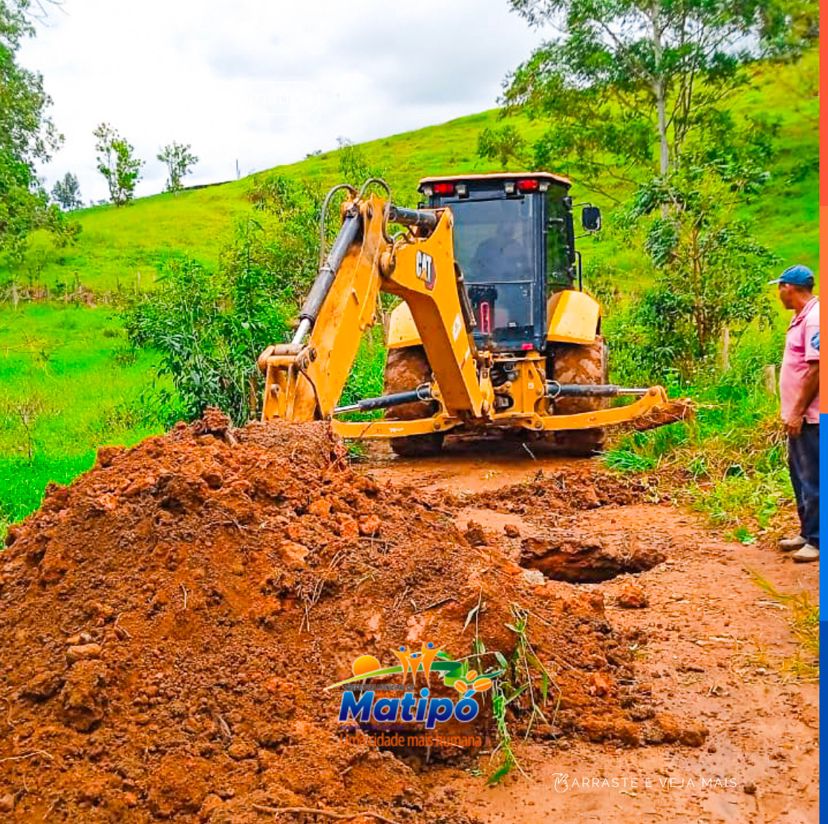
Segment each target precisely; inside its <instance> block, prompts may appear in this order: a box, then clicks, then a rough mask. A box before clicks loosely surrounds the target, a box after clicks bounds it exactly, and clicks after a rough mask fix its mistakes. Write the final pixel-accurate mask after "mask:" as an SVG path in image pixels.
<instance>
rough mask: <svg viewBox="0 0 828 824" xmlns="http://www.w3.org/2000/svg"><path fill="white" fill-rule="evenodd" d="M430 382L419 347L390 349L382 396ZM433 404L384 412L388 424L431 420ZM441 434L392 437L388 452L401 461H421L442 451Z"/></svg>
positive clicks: (422, 350)
mask: <svg viewBox="0 0 828 824" xmlns="http://www.w3.org/2000/svg"><path fill="white" fill-rule="evenodd" d="M430 381H431V367H430V366H429V363H428V358H427V357H426V353H425V349H424V348H423V347H422V346H404V347H401V348H398V349H389V350H388V357H387V359H386V361H385V376H384V381H383V388H384V391H385V394H389V393H391V392H406V391H408V390H410V389H416V388H417V387H418V386H420V385H421V384H424V383H429V382H430ZM437 408H438V407H437V403H436V401H417V402H416V403H405V404H401V405H400V406H394V407H392V408H391V409H389V410H387V411H386V413H385V419H386V420H389V421H410V420H416V419H418V418H430V417H431V416H432V415H434V414H435V413H436V412H437ZM444 438H445V434H444V433H443V432H432V433H429V434H428V435H409V436H408V437H406V438H391V439H390V443H391V449H392V450H393V452H394V454H396V455H399V456H400V457H401V458H424V457H428V456H433V455H439V454H440V452H441V451H442V449H443V439H444Z"/></svg>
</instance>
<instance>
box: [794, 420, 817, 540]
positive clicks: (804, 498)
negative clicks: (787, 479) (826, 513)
mask: <svg viewBox="0 0 828 824" xmlns="http://www.w3.org/2000/svg"><path fill="white" fill-rule="evenodd" d="M788 467H789V468H790V470H791V483H792V484H793V488H794V495H796V509H797V511H798V512H799V523H800V525H801V526H800V534H801V535H802V537H803V538H804V539H805V540H806V541H807V542H808V543H809V544H813V545H814V546H815V547H817V548H819V424H818V423H805V424H802V434H801V435H800V436H799V437H797V438H788Z"/></svg>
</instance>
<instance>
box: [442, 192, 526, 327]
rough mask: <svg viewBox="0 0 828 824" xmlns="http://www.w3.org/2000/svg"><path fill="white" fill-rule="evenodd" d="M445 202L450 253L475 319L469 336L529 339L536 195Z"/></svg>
mask: <svg viewBox="0 0 828 824" xmlns="http://www.w3.org/2000/svg"><path fill="white" fill-rule="evenodd" d="M446 205H448V206H450V207H451V211H452V213H453V215H454V254H455V257H456V258H457V260H458V262H459V263H460V267H461V268H462V270H463V276H464V277H465V280H466V291H467V292H468V295H469V300H470V301H471V305H472V309H473V311H474V315H475V319H476V321H477V328H476V330H475V337H477V338H478V339H481V338H482V339H485V340H489V341H494V342H500V343H509V342H518V343H522V342H525V341H529V340H531V339H532V335H533V313H534V290H533V282H534V273H535V271H536V261H535V255H536V251H535V244H534V243H533V237H532V231H533V228H534V225H535V223H534V218H535V210H536V209H538V208H540V205H539V203H538V202H537V200H536V198H533V197H526V198H510V199H508V200H505V199H503V198H498V199H497V200H458V201H452V202H450V203H447V204H446Z"/></svg>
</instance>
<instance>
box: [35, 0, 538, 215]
mask: <svg viewBox="0 0 828 824" xmlns="http://www.w3.org/2000/svg"><path fill="white" fill-rule="evenodd" d="M540 38H541V35H540V34H539V33H538V32H535V31H532V30H530V29H529V28H528V26H527V25H526V24H525V22H524V21H523V20H521V19H520V18H518V17H517V16H516V15H514V14H511V13H510V12H509V11H508V4H507V2H506V0H451V2H446V1H445V0H418V1H417V2H416V3H408V2H406V3H399V4H397V5H395V4H394V3H393V2H388V0H382V2H380V0H357V2H353V3H349V4H346V3H342V2H335V0H317V2H315V3H301V2H293V1H292V2H283V1H282V0H279V2H273V1H271V2H267V1H266V0H234V2H230V0H165V1H164V2H162V0H140V1H139V0H63V6H62V9H58V10H55V11H53V12H52V13H51V15H50V18H49V20H48V22H47V24H46V25H40V26H38V31H37V36H36V38H35V39H33V40H31V41H29V42H27V43H26V45H25V46H24V48H23V50H22V54H21V60H22V62H23V63H24V64H25V65H26V66H28V67H30V68H33V69H36V70H38V71H40V72H41V73H42V74H43V76H44V81H45V84H46V89H47V91H48V92H49V94H50V95H51V96H52V98H53V101H54V106H53V108H52V111H51V114H52V117H53V119H54V121H55V123H56V125H57V127H58V129H59V130H60V131H61V132H62V133H63V134H64V135H65V138H66V139H65V143H64V145H63V146H62V147H61V149H60V150H59V151H58V152H57V153H56V154H55V156H54V158H53V159H52V162H51V163H50V164H49V165H48V166H47V167H46V168H44V169H43V174H44V176H45V177H46V179H47V182H48V185H49V186H51V183H52V182H53V181H54V180H55V179H57V178H58V177H61V176H62V175H63V174H64V172H66V171H73V172H74V173H75V174H77V175H78V177H79V178H80V181H81V190H82V193H83V196H84V198H86V199H87V200H89V199H96V200H97V199H102V198H104V197H106V186H105V182H104V180H103V178H102V177H101V176H100V175H99V174H98V173H97V171H96V170H95V151H94V138H93V137H92V131H93V129H94V128H95V126H96V125H97V124H98V123H100V122H101V121H103V120H106V121H108V122H110V123H111V124H112V125H113V126H115V128H117V129H118V130H119V131H120V132H121V133H122V134H123V135H124V136H125V137H126V138H127V139H128V140H129V141H130V142H131V143H132V144H133V145H134V146H135V148H136V150H137V153H138V155H139V156H140V157H141V158H143V159H144V160H145V161H146V166H145V168H144V179H143V180H142V181H141V183H140V184H139V187H138V193H139V194H151V193H154V192H157V191H160V190H161V188H162V187H163V184H164V170H163V168H162V165H161V164H160V163H159V162H158V161H157V160H156V159H155V155H156V154H157V152H158V150H159V148H160V147H161V146H162V145H163V144H165V143H167V142H169V141H171V140H178V141H180V142H185V143H191V144H192V146H193V150H194V151H195V153H196V154H197V155H198V156H199V157H200V159H201V160H200V163H199V164H198V166H197V168H196V170H195V173H194V174H193V176H192V177H191V178H188V180H189V181H191V182H194V183H206V182H214V181H219V180H227V179H230V178H232V177H234V176H235V163H236V160H237V159H238V161H239V165H240V167H241V171H242V173H243V174H247V173H249V172H251V171H254V170H258V169H263V168H268V167H270V166H274V165H277V164H279V163H288V162H292V161H294V160H298V159H301V158H302V157H303V156H304V155H305V154H306V153H307V152H309V151H313V150H315V149H319V148H322V149H328V148H332V147H334V146H335V145H336V139H337V137H339V136H343V135H344V136H347V137H349V138H351V139H352V140H356V141H361V140H368V139H372V138H377V137H382V136H384V135H390V134H395V133H398V132H401V131H406V130H408V129H413V128H418V127H421V126H425V125H429V124H432V123H439V122H441V121H444V120H447V119H450V118H452V117H457V116H460V115H462V114H470V113H472V112H476V111H479V110H481V109H484V108H489V107H491V106H493V105H495V102H496V99H497V96H498V94H499V92H500V88H501V82H502V80H503V77H504V76H505V74H506V73H507V72H508V71H509V70H511V69H513V68H514V67H515V66H516V65H517V64H518V63H519V62H520V61H521V60H522V59H524V58H525V57H526V56H528V54H529V52H530V51H531V49H532V47H533V45H535V44H536V43H537V42H538V40H539V39H540Z"/></svg>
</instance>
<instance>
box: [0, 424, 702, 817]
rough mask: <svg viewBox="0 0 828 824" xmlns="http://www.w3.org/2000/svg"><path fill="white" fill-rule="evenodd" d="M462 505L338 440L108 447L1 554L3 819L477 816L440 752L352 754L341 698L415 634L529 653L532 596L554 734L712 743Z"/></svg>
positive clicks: (284, 432) (571, 600) (251, 437)
mask: <svg viewBox="0 0 828 824" xmlns="http://www.w3.org/2000/svg"><path fill="white" fill-rule="evenodd" d="M526 494H527V495H529V494H534V493H533V492H532V491H531V490H527V492H526ZM597 494H603V493H601V492H599V493H597ZM619 494H620V493H619ZM624 494H629V495H634V494H636V491H635V490H634V489H631V488H627V489H626V490H625V491H624ZM519 498H520V496H518V499H517V503H516V504H515V502H514V500H513V505H519ZM451 505H452V503H451V501H450V500H449V499H448V498H446V499H444V500H442V501H441V500H440V499H438V498H435V499H434V500H432V501H431V502H428V501H422V500H420V501H418V500H414V496H412V495H411V494H409V493H407V492H405V491H404V490H400V489H398V488H396V487H394V486H392V485H383V486H380V485H379V484H378V483H377V482H375V481H373V480H371V479H369V478H367V477H365V476H364V475H361V474H359V473H358V472H355V471H354V470H353V469H352V468H351V467H350V466H349V465H348V463H347V461H346V459H345V457H344V453H343V451H342V448H341V445H340V444H339V443H338V442H337V441H336V440H335V439H334V438H333V436H332V435H331V433H330V431H329V429H328V428H327V427H326V425H324V424H321V423H320V424H305V425H290V426H267V427H265V426H262V425H257V424H253V425H250V426H248V427H246V428H244V429H240V430H232V431H230V430H228V428H227V422H226V420H224V419H223V418H222V417H221V416H217V415H210V416H208V417H207V418H206V419H205V420H204V421H201V422H198V423H196V424H194V425H192V426H189V427H188V426H184V425H179V426H178V427H177V428H176V429H174V430H173V431H172V432H171V433H169V434H168V435H165V436H159V437H154V438H150V439H148V440H147V441H145V442H143V443H142V444H140V445H139V446H137V447H135V448H133V449H129V450H121V449H116V448H110V449H105V450H102V451H101V453H100V454H99V459H98V463H97V465H96V466H95V468H93V469H92V470H91V471H90V472H88V473H86V474H85V475H83V476H82V477H81V478H79V479H78V480H77V481H76V482H75V483H74V484H72V485H71V486H69V487H57V486H52V487H50V489H49V490H48V492H47V495H46V498H45V500H44V503H43V506H42V507H41V509H40V510H39V511H38V512H37V513H35V514H34V515H32V516H31V517H30V518H29V519H27V520H26V521H25V522H24V523H23V524H22V525H20V526H17V527H14V528H12V529H11V530H10V532H9V535H8V538H7V543H8V547H7V549H6V550H5V551H4V552H2V553H0V643H1V644H2V648H3V651H4V653H3V669H2V675H0V726H2V729H3V734H2V739H0V812H2V813H10V814H13V815H14V817H15V818H16V819H17V820H23V821H27V820H38V821H40V820H43V818H44V817H46V820H47V821H55V820H66V821H68V820H71V821H116V820H117V821H146V820H151V819H154V818H158V819H178V820H195V819H198V820H202V821H213V822H230V821H232V822H239V821H242V822H243V821H247V820H251V821H253V820H257V819H261V820H265V819H266V818H271V819H272V817H273V814H272V813H267V812H263V811H261V810H259V809H256V807H257V806H259V807H268V808H275V807H279V808H281V807H308V808H314V809H320V808H324V809H325V810H328V811H333V812H337V813H340V814H341V815H342V816H346V818H347V820H353V821H360V822H368V821H376V820H378V819H377V818H376V816H374V817H371V816H368V815H367V813H369V812H370V813H375V814H377V815H379V816H382V817H384V818H385V819H387V820H392V821H405V822H419V821H428V822H440V821H444V822H462V821H469V820H471V819H469V818H468V817H466V816H465V815H464V814H463V813H461V812H459V811H458V810H457V809H455V807H454V806H453V802H452V800H451V798H450V797H449V796H447V795H445V794H443V795H442V796H441V795H440V793H439V790H438V791H437V792H432V790H431V787H432V784H433V783H434V782H432V781H430V780H429V767H428V766H427V765H424V764H423V763H422V759H421V758H420V759H418V758H416V757H414V756H413V755H412V754H411V753H410V752H409V753H402V752H398V753H392V752H388V751H380V750H378V749H377V747H376V745H375V744H374V742H373V740H372V739H371V737H370V736H369V735H367V734H366V735H362V736H361V737H360V739H359V741H358V742H357V743H355V742H354V741H353V740H347V739H345V738H344V737H343V736H342V731H341V729H340V726H339V724H338V721H337V718H336V716H337V710H338V706H339V695H338V693H336V692H325V691H324V687H325V686H326V685H328V684H330V683H332V682H334V681H337V680H339V679H342V678H346V677H348V676H350V674H351V670H350V666H351V662H352V660H353V659H354V658H355V657H356V656H358V655H360V654H363V653H369V654H372V655H375V656H376V657H377V658H378V659H379V660H380V661H382V662H383V663H392V662H393V658H392V657H391V654H390V650H392V649H396V648H397V647H398V646H399V645H400V644H406V643H407V644H414V645H419V643H420V642H422V641H429V640H430V641H434V642H435V643H436V644H438V645H439V646H440V647H441V648H442V649H444V650H446V651H447V652H449V653H451V654H453V655H455V656H465V655H468V654H469V653H470V652H471V649H472V643H473V641H474V640H475V635H476V634H477V635H478V637H479V640H480V641H481V642H482V643H483V644H485V648H486V650H489V651H493V650H498V651H500V652H502V653H503V654H504V655H505V656H506V657H507V658H509V657H510V656H511V654H512V653H513V651H514V650H515V649H516V647H517V646H518V644H519V642H520V639H519V638H518V636H517V635H516V634H515V632H513V631H512V630H511V629H509V628H508V627H507V624H509V623H512V622H513V609H514V607H515V606H516V605H517V606H519V607H520V608H521V609H522V610H524V611H525V612H526V613H528V614H529V624H528V632H527V637H528V639H529V641H530V642H531V644H532V647H533V649H534V652H535V654H536V655H537V657H538V659H539V660H540V661H541V662H542V663H543V665H544V666H545V667H546V669H547V670H548V671H549V673H550V674H551V676H552V679H553V688H552V689H551V690H550V692H551V693H553V694H554V695H555V696H556V697H557V696H560V703H559V706H558V707H557V710H556V709H555V707H554V706H553V704H554V703H555V702H550V706H549V707H547V711H546V717H547V719H548V723H535V724H534V725H533V727H532V730H533V734H534V735H538V736H574V737H583V738H588V739H590V740H617V741H620V742H623V743H625V744H628V745H631V746H632V745H637V744H640V743H644V742H648V743H655V742H662V741H667V742H679V743H686V744H689V745H697V744H700V743H701V742H702V741H703V740H704V737H705V734H706V732H705V730H704V729H703V728H701V727H700V726H698V725H695V724H692V723H691V724H687V723H679V722H677V721H676V719H674V718H672V717H670V716H668V715H666V714H659V713H657V712H656V711H655V710H654V709H653V708H652V707H651V706H650V704H649V701H648V690H647V688H646V686H644V685H642V684H641V683H640V682H639V681H637V680H636V678H635V674H634V672H633V668H632V661H631V658H630V653H629V651H628V643H625V638H624V636H623V635H622V634H619V633H617V632H615V631H614V630H613V628H612V627H611V626H610V625H609V623H608V622H607V620H606V616H605V613H604V604H603V596H602V595H601V594H600V593H598V592H595V591H593V592H589V593H587V592H583V591H578V590H577V589H575V588H573V587H572V586H571V585H567V584H561V583H559V582H556V581H546V580H545V579H544V578H543V576H542V575H541V574H540V573H539V572H538V571H536V570H533V571H526V570H524V569H522V568H521V567H520V566H518V565H516V564H515V563H514V562H513V561H511V560H508V559H507V558H506V557H505V556H504V555H503V554H502V553H500V552H498V551H497V550H496V549H495V548H493V547H491V546H488V545H487V544H486V543H485V536H484V542H483V543H480V542H475V543H478V545H476V546H472V544H471V543H470V542H469V541H468V540H466V538H465V536H464V535H463V534H462V533H461V532H460V531H459V530H458V529H457V527H456V526H455V525H454V524H453V522H452V520H451V514H452V513H451V512H450V511H449V508H450V507H451ZM478 605H479V608H478V609H477V611H476V613H473V614H474V615H475V618H474V620H471V621H468V620H467V618H468V616H469V614H470V612H472V611H473V610H474V608H475V607H476V606H478ZM533 677H537V675H536V674H533ZM536 686H537V684H536ZM521 701H523V699H521V700H519V701H516V702H514V704H513V705H512V710H513V712H512V716H511V721H512V724H513V728H514V729H515V730H516V731H518V730H520V729H521V728H525V726H526V724H527V721H528V713H527V711H526V709H527V708H526V704H525V701H524V702H523V704H521ZM483 717H484V720H483V722H482V724H483V725H484V727H482V728H481V731H482V732H483V733H485V734H486V743H485V744H484V746H485V747H492V746H494V745H495V744H496V741H495V740H494V738H493V730H492V727H493V724H492V722H491V719H490V712H486V713H485V714H484V716H483ZM437 755H438V757H444V756H445V753H439V754H437ZM467 755H468V754H466V753H463V752H460V753H458V754H457V756H456V757H457V758H460V759H461V760H462V759H463V758H465V757H467ZM481 780H482V779H481ZM282 820H291V821H309V822H310V821H329V820H331V819H330V818H329V817H325V816H320V815H317V814H312V813H291V814H290V815H288V816H284V817H283V818H282Z"/></svg>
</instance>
